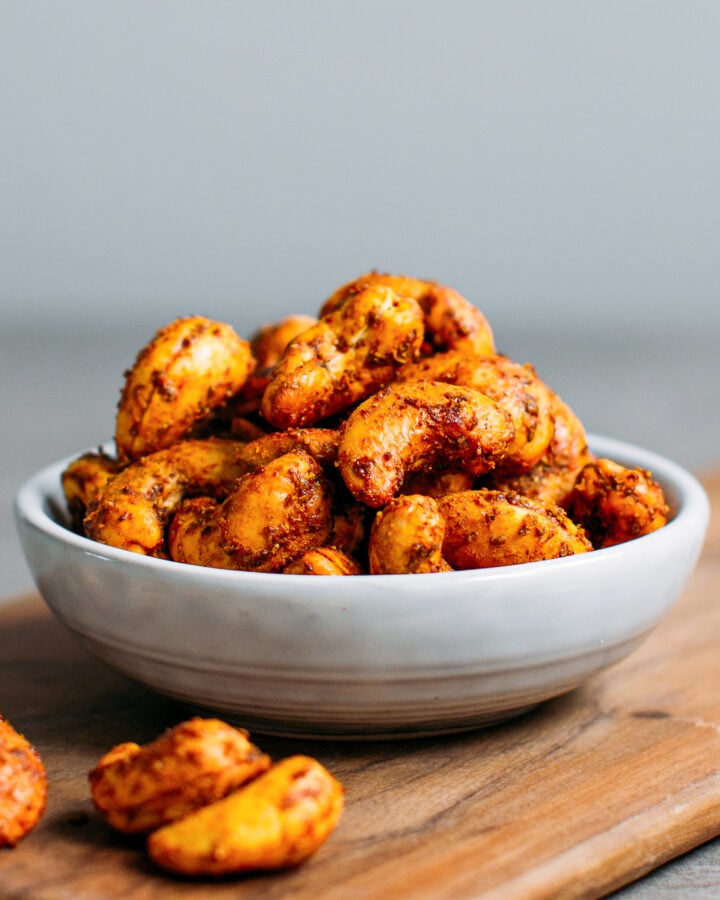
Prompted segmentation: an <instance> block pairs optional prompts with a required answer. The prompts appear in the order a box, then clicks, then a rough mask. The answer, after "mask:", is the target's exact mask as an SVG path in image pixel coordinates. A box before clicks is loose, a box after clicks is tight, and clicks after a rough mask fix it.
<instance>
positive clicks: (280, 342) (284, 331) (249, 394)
mask: <svg viewBox="0 0 720 900" xmlns="http://www.w3.org/2000/svg"><path fill="white" fill-rule="evenodd" d="M316 324H317V319H315V318H313V317H312V316H287V317H286V318H284V319H281V320H280V321H279V322H273V323H271V324H267V325H263V326H262V328H260V329H259V331H257V332H256V333H255V334H254V335H253V336H252V337H251V339H250V351H251V352H252V355H253V358H254V360H255V370H254V371H253V373H252V375H250V377H249V378H248V380H247V381H246V382H245V384H244V385H243V386H242V388H241V390H240V391H239V392H238V393H237V394H236V395H235V397H234V398H233V400H232V404H231V407H232V410H233V414H234V416H236V417H237V416H243V415H248V414H249V413H254V412H257V411H258V410H259V409H260V402H261V400H262V396H263V394H264V393H265V389H266V388H267V386H268V383H269V381H270V371H271V369H272V368H273V366H275V365H276V363H277V362H278V361H279V360H280V357H281V356H282V355H283V353H284V352H285V348H286V347H287V345H288V344H289V343H290V341H291V340H293V338H296V337H297V336H298V335H300V334H302V333H303V332H304V331H307V329H308V328H310V327H311V326H313V325H316Z"/></svg>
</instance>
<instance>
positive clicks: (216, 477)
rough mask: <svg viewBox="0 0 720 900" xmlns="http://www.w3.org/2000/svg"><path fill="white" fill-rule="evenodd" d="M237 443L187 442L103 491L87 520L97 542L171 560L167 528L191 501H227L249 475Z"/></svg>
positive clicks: (142, 462)
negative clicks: (191, 497)
mask: <svg viewBox="0 0 720 900" xmlns="http://www.w3.org/2000/svg"><path fill="white" fill-rule="evenodd" d="M241 446H242V445H241V444H239V443H238V442H236V441H220V440H207V441H181V442H180V443H178V444H175V445H174V446H172V447H168V449H166V450H159V451H158V452H157V453H153V454H151V455H149V456H146V457H144V458H143V459H139V460H137V461H136V462H134V463H132V464H130V465H129V466H127V467H126V468H125V469H123V470H122V471H121V472H120V473H118V474H117V475H116V476H115V477H114V478H111V479H110V480H109V481H108V482H107V484H106V485H105V487H104V488H103V489H102V490H101V491H100V493H99V494H98V496H97V497H96V499H95V501H94V503H92V504H91V507H90V509H89V511H88V514H87V515H86V516H85V521H84V527H85V533H86V534H87V536H88V537H90V538H92V539H93V540H96V541H100V543H102V544H110V545H111V546H113V547H121V548H122V549H123V550H131V551H132V552H134V553H142V554H144V555H146V556H159V557H165V556H166V555H167V554H166V548H165V524H166V522H167V520H168V519H169V517H170V516H171V515H172V513H173V511H174V510H175V508H176V507H177V505H178V504H179V503H180V501H181V500H183V499H184V498H185V497H186V496H188V495H194V494H205V495H212V496H224V495H225V494H226V493H227V491H228V490H229V489H230V487H231V486H232V485H233V483H234V482H235V480H236V479H237V478H238V477H239V476H240V475H242V474H243V472H245V471H246V466H245V465H244V464H241V463H238V461H237V455H238V449H239V448H240V447H241Z"/></svg>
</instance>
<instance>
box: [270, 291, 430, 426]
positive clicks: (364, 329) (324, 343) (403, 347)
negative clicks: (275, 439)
mask: <svg viewBox="0 0 720 900" xmlns="http://www.w3.org/2000/svg"><path fill="white" fill-rule="evenodd" d="M422 338H423V322H422V311H421V310H420V307H419V306H418V304H417V303H416V301H415V300H413V299H411V298H407V297H402V296H401V295H399V294H396V293H395V291H393V290H391V289H390V288H387V287H382V286H378V287H373V288H367V289H365V290H363V291H360V292H359V293H357V294H353V295H352V296H350V297H348V298H347V300H346V301H345V302H344V303H343V304H341V305H340V306H338V308H337V309H336V310H334V311H333V312H331V313H328V315H326V316H323V317H322V318H321V319H320V321H319V322H318V324H317V325H315V326H313V327H311V328H309V329H308V330H307V331H304V332H303V333H302V334H301V335H299V336H298V337H297V338H295V339H294V340H292V341H291V342H290V343H289V344H288V346H287V348H286V350H285V352H284V354H283V356H282V357H281V359H280V361H279V362H278V363H277V365H276V366H275V368H274V369H273V371H272V373H271V375H270V382H269V384H268V386H267V389H266V391H265V393H264V395H263V399H262V405H261V412H262V414H263V416H264V417H265V419H266V420H267V421H268V422H269V423H270V424H271V425H273V426H275V427H276V428H281V429H285V428H293V427H297V426H302V425H312V424H314V423H316V422H318V421H320V420H321V419H324V418H327V417H328V416H331V415H334V414H335V413H339V412H341V411H342V410H344V409H347V408H348V407H349V406H352V405H353V404H354V403H357V402H358V401H360V400H362V399H364V398H365V397H367V396H368V395H369V394H371V393H373V391H375V390H377V389H378V388H379V387H381V386H382V385H383V384H387V383H388V382H389V381H391V380H392V378H393V377H394V374H395V372H396V371H397V369H398V368H399V367H400V366H401V365H402V364H403V363H404V362H407V361H408V360H410V359H413V358H414V357H415V356H416V355H417V353H418V352H419V350H420V345H421V343H422Z"/></svg>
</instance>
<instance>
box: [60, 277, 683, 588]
mask: <svg viewBox="0 0 720 900" xmlns="http://www.w3.org/2000/svg"><path fill="white" fill-rule="evenodd" d="M62 482H63V488H64V491H65V496H66V499H67V503H68V508H69V511H70V514H71V517H72V520H73V523H74V527H76V528H77V529H78V530H79V531H81V532H82V533H83V534H85V535H86V536H87V537H89V538H91V539H93V540H95V541H99V542H101V543H104V544H108V545H112V546H115V547H120V548H122V549H124V550H129V551H132V552H135V553H141V554H146V555H150V556H155V557H160V558H165V559H171V560H175V561H176V562H179V563H184V564H191V565H199V566H210V567H215V568H224V569H237V570H243V571H255V572H271V573H288V574H304V575H377V574H421V573H436V572H447V571H452V570H456V569H477V568H486V567H493V566H504V565H513V564H519V563H525V562H532V561H534V560H541V559H551V558H557V557H563V556H569V555H573V554H577V553H585V552H589V551H592V550H594V549H598V548H601V547H607V546H610V545H613V544H617V543H620V542H623V541H627V540H631V539H633V538H636V537H639V536H640V535H643V534H647V533H648V532H650V531H653V530H655V529H657V528H660V527H662V526H663V525H664V524H665V523H666V521H667V519H668V515H669V510H668V506H667V503H666V501H665V497H664V496H663V492H662V489H661V487H660V486H659V485H658V484H657V483H656V482H655V481H654V480H653V477H652V474H651V473H650V472H648V471H646V470H643V469H639V468H626V467H625V466H622V465H620V464H619V463H617V462H615V461H613V460H610V459H599V458H596V457H595V455H594V454H593V453H592V452H591V451H590V449H589V448H588V445H587V440H586V434H585V429H584V427H583V425H582V422H581V421H580V419H579V418H578V416H577V415H576V414H575V413H574V412H573V410H572V409H571V408H570V407H569V406H568V405H567V404H566V403H565V402H564V401H563V400H562V399H561V398H560V397H559V396H558V394H557V393H555V391H553V390H552V389H551V388H550V387H549V386H548V385H547V384H545V382H543V381H542V380H541V379H540V378H539V377H538V375H537V373H536V372H535V370H534V368H533V367H532V366H531V365H530V364H527V363H526V364H520V363H518V362H514V361H513V360H511V359H509V358H508V357H507V356H505V355H503V354H501V353H498V351H497V350H496V348H495V343H494V339H493V334H492V330H491V328H490V325H489V323H488V321H487V319H486V318H485V316H484V315H483V314H482V312H481V311H480V310H479V309H478V308H477V307H476V306H474V305H473V304H472V303H470V302H469V301H468V300H467V299H466V298H464V297H463V296H462V295H461V294H459V293H458V292H457V291H455V290H454V289H452V288H450V287H447V286H445V285H442V284H439V283H437V282H434V281H423V280H418V279H415V278H409V277H406V276H399V275H388V274H382V273H378V272H369V273H367V274H365V275H363V276H361V277H360V278H357V279H355V280H353V281H351V282H349V283H348V284H345V285H343V286H341V287H340V288H338V289H337V290H336V291H335V292H334V293H333V294H332V295H331V296H330V297H329V298H328V299H326V300H325V301H324V302H323V303H322V304H321V305H320V308H319V311H318V314H317V316H307V315H297V316H288V317H286V318H284V319H282V320H281V321H280V322H275V323H272V324H268V325H265V326H263V327H262V328H261V329H260V330H259V331H258V332H257V333H256V334H255V335H253V336H252V337H250V338H249V339H245V338H242V337H240V336H239V335H238V334H237V333H236V332H235V330H234V329H233V328H232V327H231V326H230V325H228V324H226V323H224V322H215V321H212V320H210V319H208V318H205V317H203V316H189V317H184V318H179V319H177V320H175V321H173V322H171V323H170V324H168V325H166V326H165V327H164V328H161V329H160V330H159V331H158V332H157V333H156V334H155V336H154V338H153V339H152V341H151V342H150V343H149V344H148V345H147V346H146V347H144V348H143V349H142V350H141V351H140V352H139V354H138V356H137V359H136V361H135V363H134V365H133V366H132V367H131V368H130V370H129V371H128V372H127V373H126V376H125V383H124V386H123V389H122V393H121V398H120V402H119V405H118V410H117V416H116V427H115V453H114V454H113V455H110V454H107V453H104V452H97V453H85V454H83V455H82V456H80V457H78V458H77V459H76V460H74V461H73V462H72V463H71V464H70V465H69V466H68V467H67V468H66V470H65V471H64V472H63V475H62Z"/></svg>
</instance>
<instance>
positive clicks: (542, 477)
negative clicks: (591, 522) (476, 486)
mask: <svg viewBox="0 0 720 900" xmlns="http://www.w3.org/2000/svg"><path fill="white" fill-rule="evenodd" d="M551 415H552V420H553V436H552V440H551V441H550V444H549V445H548V447H547V449H546V450H545V452H544V453H543V455H542V457H541V458H540V461H539V462H537V463H536V464H535V465H534V466H533V467H532V469H530V470H529V471H527V472H520V473H516V474H513V473H510V472H503V471H502V469H500V471H498V472H497V473H493V476H492V477H491V478H490V479H489V482H488V485H487V486H488V487H493V488H496V489H497V490H501V491H515V492H516V493H518V494H524V495H525V496H527V497H532V498H534V499H536V500H539V501H540V502H541V503H550V504H555V505H557V506H562V507H565V506H566V504H567V502H568V498H569V496H570V492H571V491H572V488H573V485H574V484H575V480H576V478H577V476H578V474H579V473H580V470H581V469H582V467H583V466H584V465H585V464H586V463H587V462H589V461H590V460H592V459H593V454H592V453H591V451H590V449H589V448H588V444H587V437H586V434H585V428H584V426H583V424H582V422H581V421H580V419H579V418H578V417H577V416H576V415H575V413H574V412H573V410H572V409H571V408H570V407H569V406H568V405H567V403H565V402H564V401H563V400H562V399H561V398H560V397H558V395H557V394H554V395H553V398H552V405H551Z"/></svg>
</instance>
